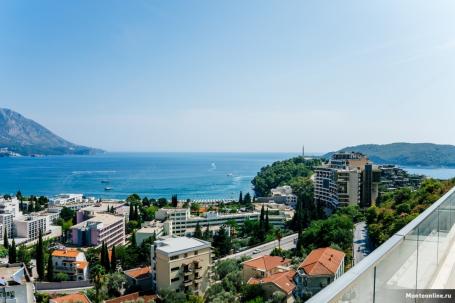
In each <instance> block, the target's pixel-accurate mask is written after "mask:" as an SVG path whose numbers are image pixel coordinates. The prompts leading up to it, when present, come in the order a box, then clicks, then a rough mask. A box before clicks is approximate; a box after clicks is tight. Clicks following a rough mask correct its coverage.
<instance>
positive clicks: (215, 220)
mask: <svg viewBox="0 0 455 303" xmlns="http://www.w3.org/2000/svg"><path fill="white" fill-rule="evenodd" d="M259 217H260V213H259V212H256V211H254V212H240V213H232V214H220V213H218V212H215V211H209V212H207V213H205V214H204V216H201V217H199V216H191V214H190V209H189V208H162V209H160V210H158V211H157V212H156V214H155V219H157V220H160V221H165V220H167V221H172V225H171V227H172V234H173V235H176V236H191V235H192V234H193V233H194V230H195V228H196V226H197V224H199V226H200V227H201V228H206V227H207V226H209V230H210V231H212V232H216V231H218V230H219V228H220V227H221V226H222V225H225V224H227V223H229V222H232V221H234V222H236V223H237V225H238V226H242V225H243V223H244V222H245V221H246V220H259ZM286 219H287V217H286V214H284V213H283V212H278V213H277V214H273V215H270V223H271V224H273V225H274V226H277V227H283V226H284V224H285V222H286Z"/></svg>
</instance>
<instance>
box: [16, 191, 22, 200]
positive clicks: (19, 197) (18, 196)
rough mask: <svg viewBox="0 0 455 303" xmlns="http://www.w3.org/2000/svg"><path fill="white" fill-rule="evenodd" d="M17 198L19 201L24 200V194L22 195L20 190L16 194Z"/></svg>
mask: <svg viewBox="0 0 455 303" xmlns="http://www.w3.org/2000/svg"><path fill="white" fill-rule="evenodd" d="M16 198H17V199H18V200H22V193H21V191H20V190H18V191H17V192H16Z"/></svg>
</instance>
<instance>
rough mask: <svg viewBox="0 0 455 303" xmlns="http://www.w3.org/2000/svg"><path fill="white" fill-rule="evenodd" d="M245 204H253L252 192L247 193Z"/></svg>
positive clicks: (244, 199)
mask: <svg viewBox="0 0 455 303" xmlns="http://www.w3.org/2000/svg"><path fill="white" fill-rule="evenodd" d="M243 204H245V205H249V204H251V195H250V193H246V194H245V197H244V198H243Z"/></svg>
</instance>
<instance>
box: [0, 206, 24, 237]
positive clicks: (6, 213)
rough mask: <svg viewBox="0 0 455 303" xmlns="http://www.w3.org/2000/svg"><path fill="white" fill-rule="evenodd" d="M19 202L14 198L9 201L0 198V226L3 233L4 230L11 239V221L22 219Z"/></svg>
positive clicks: (12, 231)
mask: <svg viewBox="0 0 455 303" xmlns="http://www.w3.org/2000/svg"><path fill="white" fill-rule="evenodd" d="M19 205H20V202H19V200H18V199H17V198H16V197H12V198H11V199H5V198H3V197H1V198H0V224H1V225H2V226H1V229H2V236H3V232H4V230H5V229H6V232H7V234H8V237H9V238H13V233H14V229H13V220H14V218H20V217H22V216H23V215H22V212H21V211H20V207H19Z"/></svg>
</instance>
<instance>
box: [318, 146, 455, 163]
mask: <svg viewBox="0 0 455 303" xmlns="http://www.w3.org/2000/svg"><path fill="white" fill-rule="evenodd" d="M340 151H342V152H353V151H355V152H360V153H362V154H365V155H367V156H368V158H369V159H370V160H371V161H373V162H374V163H378V164H396V165H402V166H427V167H455V146H453V145H439V144H433V143H392V144H384V145H377V144H365V145H357V146H350V147H345V148H343V149H341V150H340ZM332 154H333V153H328V154H325V155H324V156H323V157H324V158H329V157H330V156H331V155H332Z"/></svg>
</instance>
